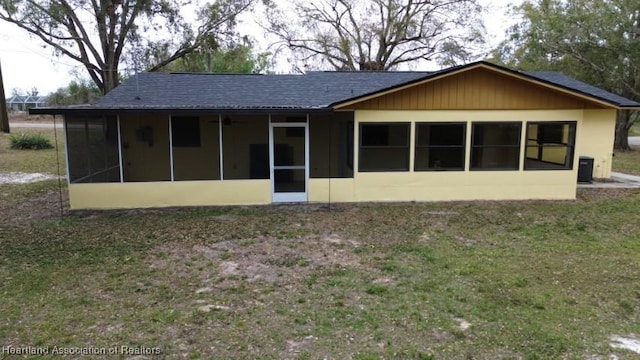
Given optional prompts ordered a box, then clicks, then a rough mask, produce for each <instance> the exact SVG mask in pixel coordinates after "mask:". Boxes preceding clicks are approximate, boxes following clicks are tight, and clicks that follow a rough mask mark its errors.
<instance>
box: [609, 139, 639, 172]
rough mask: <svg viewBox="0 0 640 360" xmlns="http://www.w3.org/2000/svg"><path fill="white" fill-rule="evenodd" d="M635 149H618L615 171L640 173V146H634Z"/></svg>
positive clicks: (613, 167)
mask: <svg viewBox="0 0 640 360" xmlns="http://www.w3.org/2000/svg"><path fill="white" fill-rule="evenodd" d="M632 149H633V151H616V153H615V154H616V155H615V156H614V157H613V166H612V169H613V171H619V172H623V173H626V174H634V175H640V148H639V147H637V146H632Z"/></svg>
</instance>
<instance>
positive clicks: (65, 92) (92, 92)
mask: <svg viewBox="0 0 640 360" xmlns="http://www.w3.org/2000/svg"><path fill="white" fill-rule="evenodd" d="M100 95H101V92H100V89H98V87H97V86H96V85H95V84H94V83H93V82H92V81H91V80H86V79H76V80H72V81H71V82H70V83H69V85H67V86H66V87H62V88H59V89H58V90H56V91H54V92H52V93H50V94H49V96H48V99H49V101H48V103H49V105H79V104H89V103H92V102H94V101H96V100H98V99H99V98H100Z"/></svg>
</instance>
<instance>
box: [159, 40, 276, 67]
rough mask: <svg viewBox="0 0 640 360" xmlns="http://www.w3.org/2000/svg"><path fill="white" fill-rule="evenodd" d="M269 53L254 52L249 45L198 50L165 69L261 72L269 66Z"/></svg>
mask: <svg viewBox="0 0 640 360" xmlns="http://www.w3.org/2000/svg"><path fill="white" fill-rule="evenodd" d="M269 55H270V54H269V53H259V54H256V53H254V52H253V50H252V49H251V47H250V46H248V45H232V46H229V47H223V48H217V49H215V50H214V49H210V48H209V49H208V48H202V49H199V50H196V51H194V52H192V53H190V54H188V55H186V56H184V57H183V58H181V59H178V60H176V61H174V62H173V63H171V64H169V65H168V66H166V67H165V68H164V69H163V70H164V71H185V72H211V73H233V74H260V73H263V72H265V70H266V69H267V68H268V66H269Z"/></svg>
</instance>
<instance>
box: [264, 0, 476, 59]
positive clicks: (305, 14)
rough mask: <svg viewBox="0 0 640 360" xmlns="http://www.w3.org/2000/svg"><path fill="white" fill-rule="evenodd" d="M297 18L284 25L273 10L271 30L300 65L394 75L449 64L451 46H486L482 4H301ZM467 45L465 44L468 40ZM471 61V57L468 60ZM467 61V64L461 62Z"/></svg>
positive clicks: (467, 0)
mask: <svg viewBox="0 0 640 360" xmlns="http://www.w3.org/2000/svg"><path fill="white" fill-rule="evenodd" d="M294 8H295V12H296V14H295V17H296V18H297V19H299V21H292V22H284V21H283V20H282V12H281V11H280V10H279V9H277V8H274V9H270V12H269V21H270V27H269V31H270V32H271V33H273V34H275V35H276V36H278V37H279V38H280V39H281V40H282V41H284V42H285V43H286V44H287V46H288V48H289V49H290V50H291V51H292V52H293V54H294V55H296V57H297V58H298V60H304V61H306V60H320V61H326V62H328V63H329V64H330V65H331V66H332V67H334V68H335V69H338V70H344V69H348V70H367V69H369V70H389V69H393V68H395V67H397V66H398V65H400V64H404V63H407V62H415V61H419V60H424V59H430V60H436V61H441V62H445V61H446V62H449V61H451V59H454V58H456V57H457V56H458V55H461V54H462V53H463V52H460V51H458V52H457V53H451V52H450V51H449V49H450V48H448V47H446V46H445V45H446V44H448V43H452V44H453V43H455V44H458V45H457V47H456V49H458V50H460V46H459V44H465V48H466V49H467V50H466V51H464V54H468V53H469V52H472V51H474V45H478V44H480V43H481V42H482V38H481V37H477V36H476V37H474V36H471V34H480V33H481V32H482V31H483V28H482V25H481V21H480V20H479V11H480V8H479V5H478V3H477V0H318V1H313V2H311V4H309V3H307V2H303V1H302V0H298V1H297V2H296V3H295V6H294ZM463 40H464V41H463ZM465 59H466V57H465ZM461 60H462V59H461Z"/></svg>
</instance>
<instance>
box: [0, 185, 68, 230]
mask: <svg viewBox="0 0 640 360" xmlns="http://www.w3.org/2000/svg"><path fill="white" fill-rule="evenodd" d="M60 201H61V199H60V193H59V192H58V190H49V191H46V192H43V193H40V194H37V195H34V196H29V197H27V198H24V199H22V200H20V201H18V202H16V203H14V204H10V205H6V206H0V213H2V215H3V216H2V218H3V221H6V222H23V221H26V220H32V219H46V218H54V217H58V216H60V215H61V210H60V209H61V207H62V214H63V215H67V214H68V212H69V193H68V192H67V190H66V189H63V190H62V203H60Z"/></svg>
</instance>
